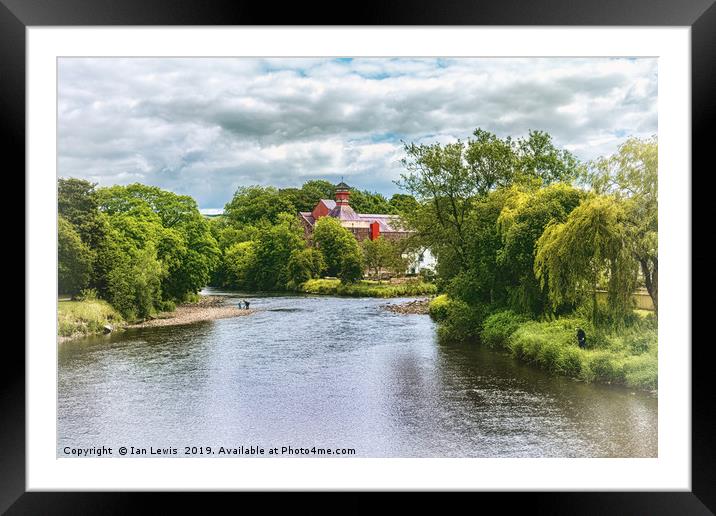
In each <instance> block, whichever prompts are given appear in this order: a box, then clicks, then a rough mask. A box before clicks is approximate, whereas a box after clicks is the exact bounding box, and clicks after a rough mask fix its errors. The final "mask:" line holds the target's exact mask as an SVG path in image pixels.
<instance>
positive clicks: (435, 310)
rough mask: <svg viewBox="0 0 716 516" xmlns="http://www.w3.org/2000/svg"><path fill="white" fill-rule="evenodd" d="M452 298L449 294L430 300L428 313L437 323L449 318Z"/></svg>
mask: <svg viewBox="0 0 716 516" xmlns="http://www.w3.org/2000/svg"><path fill="white" fill-rule="evenodd" d="M449 305H450V298H449V297H448V296H447V294H440V295H439V296H436V297H435V298H433V299H431V300H430V303H429V304H428V313H429V314H430V317H432V318H433V319H434V320H436V321H444V320H445V319H447V317H448V307H449Z"/></svg>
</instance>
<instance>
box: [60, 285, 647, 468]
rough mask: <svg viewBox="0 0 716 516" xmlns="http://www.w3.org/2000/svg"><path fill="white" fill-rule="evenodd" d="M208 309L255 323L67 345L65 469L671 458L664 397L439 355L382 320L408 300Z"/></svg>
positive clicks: (447, 347)
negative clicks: (214, 459) (289, 460)
mask: <svg viewBox="0 0 716 516" xmlns="http://www.w3.org/2000/svg"><path fill="white" fill-rule="evenodd" d="M207 293H211V294H214V295H216V294H226V295H228V296H229V302H232V303H236V302H238V300H239V299H250V301H251V308H252V309H254V308H255V309H257V313H255V314H253V315H251V316H248V317H238V318H233V319H222V320H216V321H209V322H202V323H196V324H191V325H185V326H170V327H160V328H144V329H135V330H127V331H125V332H119V333H116V334H112V335H109V336H100V337H93V338H86V339H81V340H76V341H69V342H65V343H63V344H60V345H59V348H58V349H59V355H58V401H57V409H58V410H57V413H58V447H57V454H58V457H63V456H66V454H65V453H64V452H63V450H64V449H65V447H67V446H69V447H74V448H78V447H97V446H110V447H119V446H134V447H138V448H141V447H144V448H147V449H149V448H150V447H154V448H167V447H177V448H178V449H179V455H178V456H183V455H182V452H183V450H184V447H185V446H196V447H202V446H203V447H206V446H209V447H211V448H212V451H214V452H215V451H216V450H218V449H219V447H221V446H223V447H225V448H226V449H230V448H239V447H241V446H244V447H250V446H254V447H264V448H265V449H269V448H274V447H279V448H281V447H284V446H291V447H292V448H298V447H302V448H311V447H317V448H322V449H328V448H330V449H336V448H341V449H348V448H352V449H354V450H355V456H358V457H656V456H657V399H656V398H655V397H654V396H652V395H650V394H647V393H642V392H634V391H631V390H629V389H624V388H618V387H610V386H605V385H587V384H583V383H579V382H576V381H573V380H570V379H567V378H560V377H552V376H549V375H548V374H546V373H545V372H543V371H541V370H538V369H535V368H533V367H530V366H528V365H525V364H521V363H519V362H517V361H515V360H514V359H512V358H511V357H509V356H507V355H504V354H502V353H497V352H492V351H488V350H484V349H481V348H479V347H477V346H465V345H458V344H455V343H451V344H444V343H439V342H438V341H437V338H436V328H435V324H434V323H433V322H432V321H431V319H430V318H429V317H428V316H426V315H402V314H397V313H393V312H390V311H387V310H385V309H383V308H382V305H385V304H387V303H398V302H401V301H405V300H400V299H392V300H384V299H368V298H360V299H355V298H335V297H317V296H315V297H311V296H285V295H280V296H256V295H250V296H249V295H245V296H244V295H241V296H239V297H236V295H232V294H231V293H226V292H223V293H222V292H220V291H211V292H207ZM115 449H116V448H115Z"/></svg>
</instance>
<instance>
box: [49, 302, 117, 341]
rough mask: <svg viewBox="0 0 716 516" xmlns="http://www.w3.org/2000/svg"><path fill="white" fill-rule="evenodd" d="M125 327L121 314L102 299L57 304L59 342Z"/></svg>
mask: <svg viewBox="0 0 716 516" xmlns="http://www.w3.org/2000/svg"><path fill="white" fill-rule="evenodd" d="M124 325H125V321H124V319H123V318H122V316H121V315H119V312H117V311H116V310H115V309H114V308H112V306H111V305H110V304H109V303H108V302H107V301H104V300H102V299H86V300H84V301H70V300H61V301H58V303H57V340H58V342H64V341H66V340H71V339H77V338H80V337H86V336H88V335H97V334H102V333H105V332H107V330H109V331H114V330H116V329H119V328H122V327H123V326H124Z"/></svg>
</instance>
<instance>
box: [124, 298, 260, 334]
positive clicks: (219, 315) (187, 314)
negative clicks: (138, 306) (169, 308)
mask: <svg viewBox="0 0 716 516" xmlns="http://www.w3.org/2000/svg"><path fill="white" fill-rule="evenodd" d="M254 312H255V310H250V309H249V310H245V309H242V308H239V307H238V306H236V305H230V304H228V303H227V302H226V298H224V297H222V296H202V297H200V298H199V301H197V302H196V303H186V304H183V305H179V306H177V307H176V309H175V310H174V311H173V312H162V313H160V314H159V315H157V316H156V317H154V318H152V319H149V320H147V321H142V322H140V323H135V324H130V325H127V328H153V327H157V326H179V325H182V324H191V323H195V322H200V321H213V320H215V319H227V318H229V317H241V316H244V315H251V314H252V313H254Z"/></svg>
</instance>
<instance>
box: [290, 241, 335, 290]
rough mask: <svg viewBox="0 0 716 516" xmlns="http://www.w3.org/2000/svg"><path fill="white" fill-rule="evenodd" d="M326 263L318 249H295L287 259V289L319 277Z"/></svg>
mask: <svg viewBox="0 0 716 516" xmlns="http://www.w3.org/2000/svg"><path fill="white" fill-rule="evenodd" d="M325 268H326V263H325V261H324V259H323V255H322V254H321V252H320V251H319V250H318V249H314V248H310V247H309V248H306V249H300V250H298V249H296V250H294V251H292V252H291V256H290V257H289V259H288V264H287V273H288V284H287V286H288V287H289V288H291V287H295V286H298V285H300V284H301V283H305V282H306V281H308V280H310V279H312V278H318V277H320V275H321V273H322V272H323V271H324V270H325Z"/></svg>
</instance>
